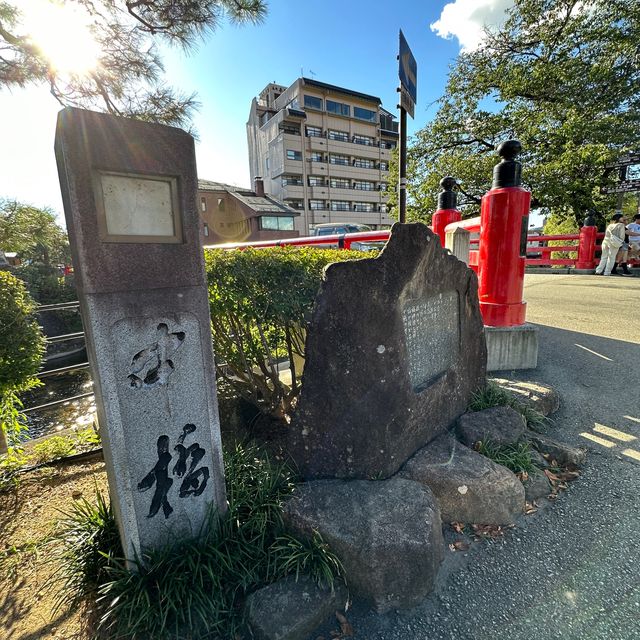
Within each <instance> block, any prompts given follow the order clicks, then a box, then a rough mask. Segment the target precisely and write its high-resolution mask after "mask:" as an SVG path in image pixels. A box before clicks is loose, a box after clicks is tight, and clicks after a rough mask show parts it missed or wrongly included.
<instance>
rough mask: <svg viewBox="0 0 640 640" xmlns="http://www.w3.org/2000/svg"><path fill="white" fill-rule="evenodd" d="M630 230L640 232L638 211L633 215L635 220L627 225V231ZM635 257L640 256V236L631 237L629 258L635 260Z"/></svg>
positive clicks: (639, 214)
mask: <svg viewBox="0 0 640 640" xmlns="http://www.w3.org/2000/svg"><path fill="white" fill-rule="evenodd" d="M629 231H635V232H636V233H640V213H636V215H635V216H633V222H631V223H629V224H628V225H627V232H629ZM634 258H640V236H635V237H633V236H631V237H629V255H628V256H627V259H631V260H633V259H634Z"/></svg>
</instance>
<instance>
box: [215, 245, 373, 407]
mask: <svg viewBox="0 0 640 640" xmlns="http://www.w3.org/2000/svg"><path fill="white" fill-rule="evenodd" d="M362 257H363V255H362V253H360V252H356V251H343V250H327V249H309V248H295V247H278V248H272V249H258V250H251V249H248V250H246V251H223V250H209V251H206V252H205V262H206V269H207V279H208V285H209V306H210V309H211V324H212V331H213V338H214V346H215V351H216V357H217V361H218V373H219V375H220V376H222V377H223V378H225V379H226V380H227V382H229V384H231V386H232V387H233V388H234V389H235V390H236V392H237V393H238V394H239V395H240V396H242V397H243V398H245V399H246V400H247V401H249V402H250V403H252V404H254V405H256V406H257V407H259V408H260V409H261V410H263V411H264V412H266V413H270V414H272V415H274V416H276V417H278V418H283V417H285V416H286V415H287V414H288V412H289V410H290V408H291V407H292V405H293V403H294V402H295V400H296V398H297V396H298V393H299V391H300V378H301V375H302V371H300V367H299V366H297V362H296V360H298V361H299V359H300V358H304V341H305V327H306V323H307V322H308V320H309V315H310V312H311V309H312V307H313V303H314V300H315V297H316V294H317V292H318V288H319V286H320V282H321V278H322V272H323V269H324V268H325V267H326V266H327V265H328V264H329V263H331V262H338V261H343V260H354V259H361V258H362ZM285 360H288V361H289V364H290V366H291V384H287V383H285V382H284V381H283V380H282V379H281V378H280V376H279V372H278V367H277V365H278V363H281V362H283V361H285Z"/></svg>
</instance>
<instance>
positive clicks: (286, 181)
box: [282, 176, 302, 187]
mask: <svg viewBox="0 0 640 640" xmlns="http://www.w3.org/2000/svg"><path fill="white" fill-rule="evenodd" d="M282 186H283V187H286V186H296V187H301V186H302V178H301V177H300V176H282Z"/></svg>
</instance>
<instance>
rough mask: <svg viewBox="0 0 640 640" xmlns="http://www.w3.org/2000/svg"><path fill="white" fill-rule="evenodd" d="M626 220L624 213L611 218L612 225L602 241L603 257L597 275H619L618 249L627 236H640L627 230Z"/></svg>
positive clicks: (597, 268)
mask: <svg viewBox="0 0 640 640" xmlns="http://www.w3.org/2000/svg"><path fill="white" fill-rule="evenodd" d="M625 222H626V218H625V217H624V215H623V214H622V213H615V214H613V217H612V218H611V224H610V225H609V226H608V227H607V230H606V231H605V233H604V239H603V240H602V257H601V258H600V264H599V265H598V266H597V267H596V275H597V276H599V275H605V276H610V275H611V274H612V272H613V273H617V271H616V267H617V266H618V265H617V263H616V255H617V253H618V249H620V247H622V245H623V244H624V236H625V234H627V235H630V236H640V233H637V232H635V231H631V230H627V229H626V228H625Z"/></svg>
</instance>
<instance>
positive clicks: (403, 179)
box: [398, 30, 418, 222]
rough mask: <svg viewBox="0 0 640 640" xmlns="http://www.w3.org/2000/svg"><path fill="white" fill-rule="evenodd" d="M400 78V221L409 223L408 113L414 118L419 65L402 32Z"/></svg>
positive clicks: (399, 49)
mask: <svg viewBox="0 0 640 640" xmlns="http://www.w3.org/2000/svg"><path fill="white" fill-rule="evenodd" d="M398 63H399V64H398V77H399V78H400V86H399V87H398V92H399V93H400V104H399V105H398V108H399V109H400V158H399V160H400V162H399V163H398V164H399V166H398V220H399V221H400V222H406V221H407V113H409V115H410V116H411V117H412V118H413V114H414V109H415V105H416V100H417V84H418V65H417V64H416V59H415V58H414V57H413V54H412V53H411V49H410V48H409V45H408V44H407V41H406V39H405V37H404V34H403V33H402V30H400V43H399V47H398Z"/></svg>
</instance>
